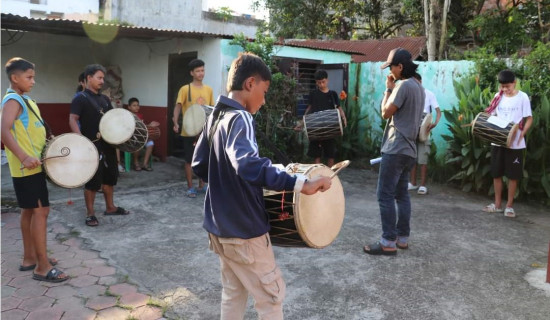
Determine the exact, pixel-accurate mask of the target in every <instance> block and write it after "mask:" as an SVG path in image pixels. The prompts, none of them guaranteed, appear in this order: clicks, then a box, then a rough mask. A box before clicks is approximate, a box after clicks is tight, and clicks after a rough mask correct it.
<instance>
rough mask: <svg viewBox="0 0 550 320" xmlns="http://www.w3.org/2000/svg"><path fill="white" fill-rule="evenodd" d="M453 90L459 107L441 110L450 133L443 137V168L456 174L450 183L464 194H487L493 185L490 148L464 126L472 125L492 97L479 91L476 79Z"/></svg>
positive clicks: (450, 179)
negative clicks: (452, 182) (444, 143)
mask: <svg viewBox="0 0 550 320" xmlns="http://www.w3.org/2000/svg"><path fill="white" fill-rule="evenodd" d="M454 86H455V92H456V95H457V97H458V106H457V108H453V109H451V110H443V115H444V116H445V118H446V119H447V121H448V123H449V124H448V127H449V131H450V132H451V135H443V136H442V137H443V139H444V140H445V141H447V143H448V145H449V147H448V149H447V154H446V161H445V164H446V168H447V170H448V171H450V172H455V174H454V175H453V176H452V177H451V178H449V181H456V182H458V183H459V184H460V187H461V188H462V190H464V191H466V192H468V191H476V192H487V191H489V190H490V187H491V184H492V178H491V177H490V169H491V167H490V159H489V157H490V155H491V150H490V147H489V145H488V144H487V143H482V142H481V141H479V140H478V139H477V138H475V137H474V136H473V135H472V130H471V127H466V126H463V125H465V124H468V123H471V122H472V121H473V120H474V118H475V116H476V115H477V114H478V113H479V112H481V111H483V109H485V108H486V107H487V106H488V105H489V103H490V101H491V99H492V94H491V91H490V89H489V88H485V89H484V90H481V88H480V86H479V85H478V84H477V83H476V79H475V77H466V78H464V79H463V80H462V81H461V82H455V83H454ZM451 168H452V170H451Z"/></svg>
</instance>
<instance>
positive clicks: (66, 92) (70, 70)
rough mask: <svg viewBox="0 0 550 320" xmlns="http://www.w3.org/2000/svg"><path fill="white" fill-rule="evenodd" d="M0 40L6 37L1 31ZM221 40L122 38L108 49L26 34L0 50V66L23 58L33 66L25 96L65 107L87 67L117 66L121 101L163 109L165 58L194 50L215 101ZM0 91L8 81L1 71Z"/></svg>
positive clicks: (70, 39) (64, 38)
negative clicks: (131, 100) (133, 99)
mask: <svg viewBox="0 0 550 320" xmlns="http://www.w3.org/2000/svg"><path fill="white" fill-rule="evenodd" d="M2 38H4V39H5V38H7V35H6V33H5V31H2ZM221 41H222V40H220V39H214V38H208V39H204V40H197V39H174V40H168V41H161V42H150V43H146V42H143V41H134V40H129V39H123V40H119V41H115V42H113V43H111V44H109V45H100V44H97V43H95V42H93V41H91V40H89V39H88V38H84V37H73V36H60V35H50V34H42V33H40V34H39V33H34V32H27V33H25V36H24V37H23V38H22V39H21V40H20V41H18V42H16V43H15V44H12V45H8V46H4V47H2V61H1V63H2V65H4V64H5V63H6V61H7V60H8V59H10V58H12V57H15V56H19V57H22V58H25V59H27V60H29V61H31V62H33V63H35V65H36V85H35V87H34V89H33V91H32V92H31V94H30V96H31V97H32V98H33V99H35V100H37V101H38V102H42V103H70V101H71V100H72V98H73V95H74V92H75V89H76V86H77V85H78V83H77V78H78V75H79V74H80V73H81V72H82V71H83V70H84V67H85V66H86V65H88V64H91V63H100V64H102V65H104V66H108V65H118V66H120V68H121V71H122V89H123V91H124V97H123V102H127V100H128V99H129V98H130V97H132V96H135V97H138V98H139V99H140V102H141V104H142V105H147V106H160V107H165V106H166V105H167V98H168V97H167V96H168V56H169V55H170V54H172V53H178V52H180V51H181V52H192V51H196V52H198V57H199V58H200V59H203V60H204V61H205V63H206V68H205V69H206V75H205V83H206V84H208V85H209V86H211V87H212V89H213V91H214V97H217V96H218V95H219V94H220V93H221V92H222V88H223V85H222V83H223V80H222V77H223V72H225V73H227V71H226V70H225V67H224V66H222V58H221ZM1 79H2V93H4V92H5V91H6V89H7V88H8V86H9V81H8V79H7V76H6V75H5V73H4V72H2V77H1Z"/></svg>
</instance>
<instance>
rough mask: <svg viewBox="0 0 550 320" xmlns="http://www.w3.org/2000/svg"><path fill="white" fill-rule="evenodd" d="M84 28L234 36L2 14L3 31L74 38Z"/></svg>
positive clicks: (145, 35)
mask: <svg viewBox="0 0 550 320" xmlns="http://www.w3.org/2000/svg"><path fill="white" fill-rule="evenodd" d="M84 26H91V27H93V28H94V32H101V30H102V29H104V30H106V31H109V32H110V31H111V30H112V29H113V28H117V29H118V33H117V36H116V37H117V38H140V39H153V38H159V37H182V36H183V37H188V38H204V37H215V38H223V39H232V38H233V37H232V36H228V35H222V34H214V33H207V32H196V31H181V30H173V29H156V28H149V27H136V26H125V25H120V24H108V23H90V22H86V21H77V20H68V19H42V18H28V17H23V16H19V15H14V14H5V13H2V29H9V30H20V31H33V32H45V33H53V34H63V35H72V36H87V34H86V31H84Z"/></svg>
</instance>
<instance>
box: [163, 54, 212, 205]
mask: <svg viewBox="0 0 550 320" xmlns="http://www.w3.org/2000/svg"><path fill="white" fill-rule="evenodd" d="M189 70H190V71H189V73H190V74H191V77H192V78H193V81H192V82H191V83H189V84H187V85H184V86H182V87H181V88H180V90H179V92H178V98H177V100H176V107H175V108H174V114H173V117H172V121H173V122H174V132H175V133H178V134H181V136H182V140H183V151H184V154H185V177H186V179H187V196H188V197H190V198H195V197H196V196H197V192H205V191H206V187H205V186H204V181H202V180H199V189H198V190H197V189H196V188H195V187H194V186H193V172H192V170H191V160H192V157H193V151H194V150H195V142H196V141H197V137H195V136H191V135H190V134H188V133H187V132H186V131H185V129H184V128H180V126H179V122H178V121H179V117H180V113H181V114H182V115H185V112H186V111H187V109H189V107H190V106H192V105H193V104H200V105H207V106H212V105H214V95H213V91H212V88H211V87H209V86H207V85H206V84H204V83H203V80H204V61H202V60H200V59H194V60H192V61H191V62H189ZM201 125H202V124H201ZM180 129H181V130H180Z"/></svg>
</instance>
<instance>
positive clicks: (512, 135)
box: [506, 123, 519, 148]
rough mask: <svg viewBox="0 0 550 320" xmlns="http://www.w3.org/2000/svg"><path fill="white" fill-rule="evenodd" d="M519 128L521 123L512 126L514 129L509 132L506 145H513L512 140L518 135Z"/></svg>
mask: <svg viewBox="0 0 550 320" xmlns="http://www.w3.org/2000/svg"><path fill="white" fill-rule="evenodd" d="M518 129H519V124H517V123H514V125H513V126H512V129H510V132H509V133H508V137H507V138H506V147H507V148H510V146H511V145H512V141H513V140H514V137H515V136H516V132H517V131H518Z"/></svg>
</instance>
